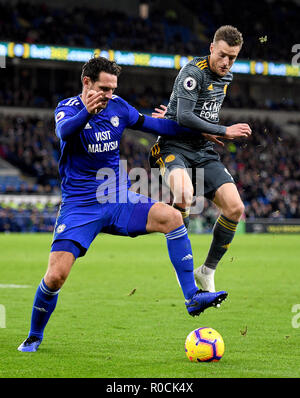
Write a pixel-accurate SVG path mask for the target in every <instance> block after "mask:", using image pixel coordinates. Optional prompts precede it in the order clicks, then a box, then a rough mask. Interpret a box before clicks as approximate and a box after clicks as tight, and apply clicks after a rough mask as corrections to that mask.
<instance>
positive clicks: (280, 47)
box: [0, 0, 300, 63]
mask: <svg viewBox="0 0 300 398" xmlns="http://www.w3.org/2000/svg"><path fill="white" fill-rule="evenodd" d="M152 3H153V4H152V5H151V6H150V14H149V18H147V19H143V18H140V17H132V16H129V15H126V14H125V13H124V12H121V11H109V10H103V9H101V8H99V9H95V8H93V9H89V8H88V7H87V6H86V5H85V6H84V7H73V8H70V7H64V8H62V7H55V6H51V5H49V2H48V4H46V3H45V4H42V3H34V2H30V3H29V2H27V1H17V2H16V3H14V2H9V1H4V0H2V1H1V2H0V24H1V39H2V40H6V41H16V42H27V43H43V44H54V45H63V46H79V47H91V48H92V47H94V48H101V49H116V50H132V51H146V52H154V53H173V54H181V55H198V54H199V53H205V52H207V51H208V48H209V44H210V41H211V39H212V36H213V34H214V32H215V30H216V29H217V28H218V27H219V26H221V25H225V24H231V25H235V26H237V27H238V28H239V29H240V30H241V31H242V32H243V35H244V39H245V43H246V45H245V46H244V47H243V49H242V54H241V55H242V57H243V58H249V59H264V60H269V61H285V62H288V63H290V62H291V48H292V46H293V45H294V44H295V43H298V36H297V32H298V19H299V18H298V16H299V10H300V6H299V3H297V2H295V1H291V0H285V1H280V0H275V1H266V0H264V1H260V2H259V5H257V3H256V2H253V1H252V0H244V1H243V2H242V3H237V2H236V1H235V0H227V1H223V2H220V1H211V0H202V1H201V2H200V1H198V2H196V1H190V0H181V1H180V4H181V6H182V11H183V12H182V15H181V13H176V12H175V11H174V10H172V9H170V10H166V11H164V9H163V8H162V6H161V2H158V1H157V2H155V1H153V2H152ZM177 3H179V2H177ZM186 15H189V20H188V22H189V25H188V26H187V20H186V18H187V17H186ZM184 16H185V17H184ZM278 27H280V29H279V28H278Z"/></svg>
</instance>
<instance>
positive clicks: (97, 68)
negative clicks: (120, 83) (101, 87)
mask: <svg viewBox="0 0 300 398" xmlns="http://www.w3.org/2000/svg"><path fill="white" fill-rule="evenodd" d="M100 72H106V73H109V74H111V75H115V76H119V75H120V73H121V67H120V66H119V65H117V64H116V62H115V61H109V60H108V59H106V58H104V57H94V58H91V59H90V60H89V61H88V62H86V63H85V64H84V65H83V67H82V73H81V81H83V78H84V76H88V77H89V78H90V79H91V80H92V82H95V81H97V80H98V79H99V73H100Z"/></svg>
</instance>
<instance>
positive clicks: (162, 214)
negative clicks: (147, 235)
mask: <svg viewBox="0 0 300 398" xmlns="http://www.w3.org/2000/svg"><path fill="white" fill-rule="evenodd" d="M182 224H183V221H182V215H181V213H180V212H179V211H178V210H176V209H174V207H172V206H169V205H167V204H165V203H156V204H155V205H154V206H153V207H152V209H151V211H150V214H149V218H148V223H147V231H148V232H161V233H164V234H167V233H169V232H171V231H173V230H174V229H176V228H178V227H180V225H182Z"/></svg>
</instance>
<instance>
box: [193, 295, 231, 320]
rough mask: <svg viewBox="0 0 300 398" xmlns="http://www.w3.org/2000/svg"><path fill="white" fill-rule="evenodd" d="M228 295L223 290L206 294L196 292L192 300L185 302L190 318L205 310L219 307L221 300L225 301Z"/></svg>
mask: <svg viewBox="0 0 300 398" xmlns="http://www.w3.org/2000/svg"><path fill="white" fill-rule="evenodd" d="M227 295H228V293H227V292H225V291H224V290H221V291H220V292H207V291H204V290H198V291H197V292H196V293H195V294H194V295H193V297H192V298H190V299H189V300H186V301H185V305H186V308H187V310H188V313H189V314H190V315H192V316H196V315H199V314H200V313H201V312H203V311H204V310H205V309H206V308H209V307H219V306H220V304H221V303H222V301H223V300H225V299H226V297H227Z"/></svg>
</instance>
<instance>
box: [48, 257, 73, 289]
mask: <svg viewBox="0 0 300 398" xmlns="http://www.w3.org/2000/svg"><path fill="white" fill-rule="evenodd" d="M74 261H75V258H74V256H73V254H72V253H69V252H51V254H50V257H49V264H48V269H47V272H46V275H45V277H44V280H45V283H46V285H47V286H48V287H49V288H50V289H54V290H57V289H60V288H61V287H62V285H63V284H64V283H65V281H66V279H67V277H68V275H69V273H70V271H71V267H72V265H73V263H74Z"/></svg>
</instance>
